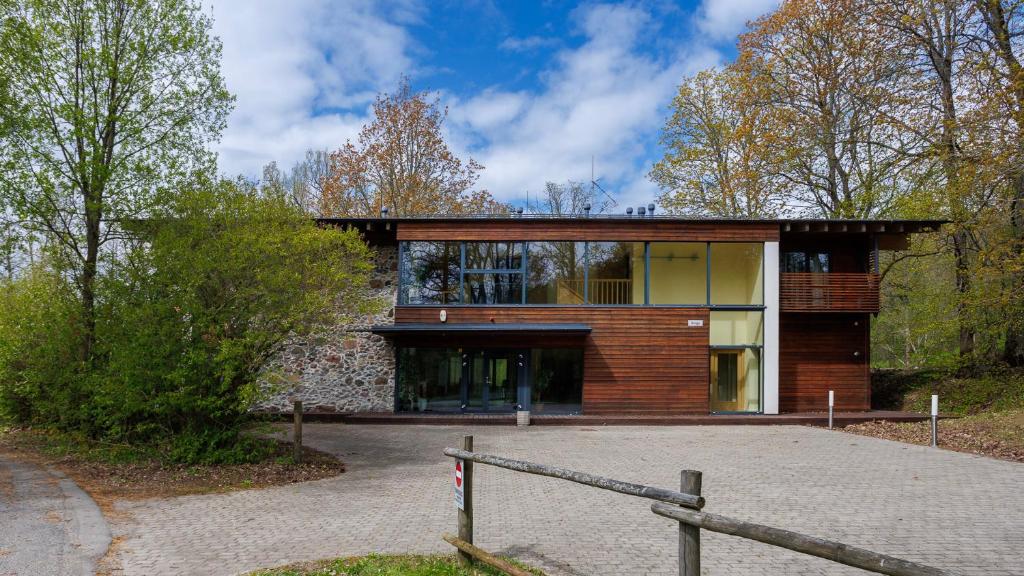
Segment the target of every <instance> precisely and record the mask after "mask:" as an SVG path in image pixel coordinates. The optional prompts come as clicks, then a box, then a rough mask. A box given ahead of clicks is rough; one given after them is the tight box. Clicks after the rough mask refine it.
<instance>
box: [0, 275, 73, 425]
mask: <svg viewBox="0 0 1024 576" xmlns="http://www.w3.org/2000/svg"><path fill="white" fill-rule="evenodd" d="M76 311H77V305H76V303H75V300H74V292H73V290H72V287H71V286H70V285H69V283H68V282H67V281H66V280H65V279H64V278H62V277H61V276H60V275H59V274H56V273H54V272H52V271H51V270H50V269H49V268H48V267H47V266H45V265H39V266H35V267H32V268H30V269H29V270H28V271H27V273H26V274H25V275H24V276H22V277H20V278H18V279H17V280H14V281H5V282H4V283H3V284H2V285H0V415H2V416H6V417H7V418H9V419H11V420H13V421H15V422H18V423H22V424H37V423H41V422H49V421H54V420H56V421H61V422H65V423H70V422H73V421H75V420H76V419H77V416H78V410H79V406H78V400H79V398H80V394H81V393H82V388H83V387H84V383H83V382H82V381H81V380H80V379H79V378H78V376H79V372H80V366H79V363H78V361H77V356H78V355H77V354H76V348H75V347H76V345H77V342H78V340H77V336H78V334H79V327H78V322H77V316H76Z"/></svg>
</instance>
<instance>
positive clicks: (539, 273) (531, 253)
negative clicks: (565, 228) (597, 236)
mask: <svg viewBox="0 0 1024 576" xmlns="http://www.w3.org/2000/svg"><path fill="white" fill-rule="evenodd" d="M584 248H585V245H584V244H583V242H530V243H529V245H528V248H527V250H528V253H527V258H526V266H527V278H528V285H527V287H526V303H527V304H583V294H584V290H583V282H584V279H583V277H584V275H583V266H584V258H583V255H584V252H585V250H584Z"/></svg>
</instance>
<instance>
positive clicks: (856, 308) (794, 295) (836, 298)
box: [779, 272, 879, 313]
mask: <svg viewBox="0 0 1024 576" xmlns="http://www.w3.org/2000/svg"><path fill="white" fill-rule="evenodd" d="M780 276H781V279H780V287H781V290H780V294H779V301H780V308H781V309H782V311H783V312H870V313H876V312H878V282H879V277H878V274H851V273H804V272H783V273H782V274H781V275H780Z"/></svg>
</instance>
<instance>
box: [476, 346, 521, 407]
mask: <svg viewBox="0 0 1024 576" xmlns="http://www.w3.org/2000/svg"><path fill="white" fill-rule="evenodd" d="M465 359H466V375H465V377H464V379H463V381H464V382H465V394H466V397H465V402H463V405H464V406H465V410H466V411H471V412H512V411H514V410H515V408H516V389H517V385H518V372H519V371H518V370H517V369H516V362H515V353H514V352H510V351H507V350H477V351H466V352H465Z"/></svg>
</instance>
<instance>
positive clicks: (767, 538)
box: [444, 436, 954, 576]
mask: <svg viewBox="0 0 1024 576" xmlns="http://www.w3.org/2000/svg"><path fill="white" fill-rule="evenodd" d="M444 455H445V456H448V457H451V458H455V459H456V471H457V472H456V478H457V480H456V490H457V492H458V491H459V490H461V495H462V498H461V504H462V505H461V507H460V508H459V510H458V528H459V536H458V538H456V537H454V536H449V535H445V536H444V539H445V540H446V541H447V542H449V543H451V544H452V545H453V546H455V547H456V548H458V550H459V560H460V562H462V563H464V564H465V565H469V564H471V563H472V562H473V560H474V559H478V560H480V561H482V562H484V563H486V564H488V565H490V566H494V567H495V568H498V569H499V570H503V571H504V572H505V573H506V574H512V575H513V576H520V575H521V574H523V573H524V572H523V571H522V570H521V569H519V568H517V567H515V566H512V565H510V564H508V563H507V562H505V561H504V560H502V559H500V558H497V557H495V556H494V555H493V554H490V553H488V552H486V551H484V550H482V549H480V548H478V547H476V546H474V545H473V465H474V463H475V464H484V465H487V466H495V467H498V468H504V469H506V470H512V471H514V472H522V473H526V474H535V475H538V476H547V477H549V478H558V479H560V480H568V481H570V482H575V483H577V484H583V485H586V486H592V487H594V488H601V489H603V490H610V491H612V492H618V493H620V494H629V495H631V496H638V497H640V498H648V499H650V500H654V501H655V502H654V503H653V504H652V505H651V511H652V512H654V513H655V514H657V515H659V516H663V517H665V518H669V519H671V520H675V521H676V522H678V523H679V574H680V576H699V574H700V557H701V542H700V531H701V530H710V531H712V532H719V533H722V534H729V535H732V536H737V537H740V538H746V539H748V540H754V541H757V542H763V543H765V544H770V545H772V546H777V547H779V548H786V549H788V550H793V551H796V552H800V553H802V554H807V555H809V556H817V557H818V558H824V559H826V560H831V561H832V562H836V563H838V564H845V565H847V566H854V567H856V568H861V569H863V570H867V571H870V572H875V573H878V574H889V575H891V576H954V574H953V573H952V572H949V571H946V570H942V569H939V568H933V567H931V566H926V565H924V564H918V563H917V562H911V561H910V560H904V559H902V558H896V557H894V556H889V555H886V554H880V553H878V552H873V551H871V550H865V549H863V548H857V547H855V546H850V545H848V544H843V543H842V542H835V541H832V540H825V539H822V538H817V537H814V536H809V535H806V534H801V533H799V532H792V531H789V530H783V529H781V528H774V527H771V526H765V525H762V524H754V523H751V522H745V521H742V520H736V519H734V518H729V517H726V516H719V515H717V514H708V513H706V512H703V511H702V509H703V508H704V505H705V500H704V498H703V497H702V496H701V485H702V477H701V473H700V472H699V471H696V470H683V471H682V472H681V474H680V490H679V491H676V490H668V489H665V488H658V487H655V486H646V485H643V484H634V483H631V482H623V481H621V480H615V479H613V478H605V477H603V476H596V475H594V474H587V473H585V472H577V471H575V470H569V469H567V468H559V467H557V466H549V465H546V464H538V463H536V462H527V461H524V460H512V459H510V458H503V457H501V456H494V455H490V454H480V453H478V452H474V451H473V437H472V436H465V437H463V441H462V448H461V449H460V448H445V449H444Z"/></svg>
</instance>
